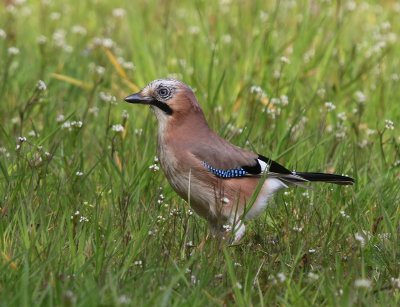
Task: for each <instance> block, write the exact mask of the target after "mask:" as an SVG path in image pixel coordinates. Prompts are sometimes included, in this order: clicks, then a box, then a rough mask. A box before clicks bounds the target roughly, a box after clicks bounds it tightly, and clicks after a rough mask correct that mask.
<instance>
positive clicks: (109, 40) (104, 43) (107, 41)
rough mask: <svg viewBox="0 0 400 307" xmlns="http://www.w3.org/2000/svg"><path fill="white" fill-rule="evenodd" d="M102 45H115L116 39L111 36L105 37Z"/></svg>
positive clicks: (106, 46) (107, 46)
mask: <svg viewBox="0 0 400 307" xmlns="http://www.w3.org/2000/svg"><path fill="white" fill-rule="evenodd" d="M102 46H103V47H105V48H111V47H112V46H114V41H113V40H112V39H111V38H103V41H102Z"/></svg>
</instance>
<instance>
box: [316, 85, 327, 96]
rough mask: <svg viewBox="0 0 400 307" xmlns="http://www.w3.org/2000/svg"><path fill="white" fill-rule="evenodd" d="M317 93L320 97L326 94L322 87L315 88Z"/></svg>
mask: <svg viewBox="0 0 400 307" xmlns="http://www.w3.org/2000/svg"><path fill="white" fill-rule="evenodd" d="M317 95H318V96H319V97H320V98H325V95H326V90H325V89H324V88H322V87H321V88H319V89H318V90H317Z"/></svg>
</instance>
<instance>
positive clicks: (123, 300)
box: [118, 294, 132, 305]
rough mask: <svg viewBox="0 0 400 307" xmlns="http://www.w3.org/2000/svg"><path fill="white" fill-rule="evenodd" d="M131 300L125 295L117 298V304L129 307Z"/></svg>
mask: <svg viewBox="0 0 400 307" xmlns="http://www.w3.org/2000/svg"><path fill="white" fill-rule="evenodd" d="M131 302H132V300H131V299H130V298H129V297H128V296H127V295H125V294H123V295H121V296H120V297H118V303H119V304H121V305H129V304H131Z"/></svg>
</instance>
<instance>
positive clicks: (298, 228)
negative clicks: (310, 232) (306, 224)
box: [292, 226, 303, 232]
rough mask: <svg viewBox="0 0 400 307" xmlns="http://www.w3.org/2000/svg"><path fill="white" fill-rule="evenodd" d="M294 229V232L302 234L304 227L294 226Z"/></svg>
mask: <svg viewBox="0 0 400 307" xmlns="http://www.w3.org/2000/svg"><path fill="white" fill-rule="evenodd" d="M292 229H293V231H296V232H302V231H303V227H300V226H294V227H293V228H292Z"/></svg>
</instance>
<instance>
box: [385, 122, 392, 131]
mask: <svg viewBox="0 0 400 307" xmlns="http://www.w3.org/2000/svg"><path fill="white" fill-rule="evenodd" d="M385 128H386V129H388V130H394V123H393V122H392V121H391V120H390V119H385Z"/></svg>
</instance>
